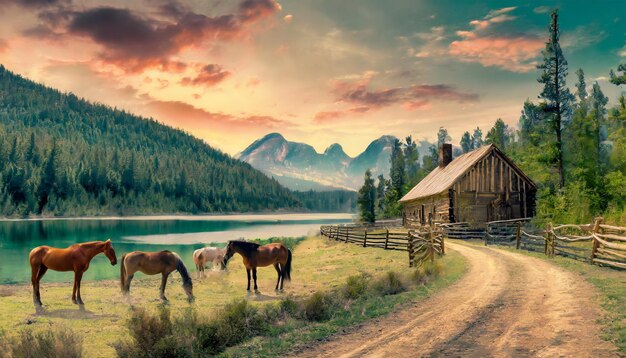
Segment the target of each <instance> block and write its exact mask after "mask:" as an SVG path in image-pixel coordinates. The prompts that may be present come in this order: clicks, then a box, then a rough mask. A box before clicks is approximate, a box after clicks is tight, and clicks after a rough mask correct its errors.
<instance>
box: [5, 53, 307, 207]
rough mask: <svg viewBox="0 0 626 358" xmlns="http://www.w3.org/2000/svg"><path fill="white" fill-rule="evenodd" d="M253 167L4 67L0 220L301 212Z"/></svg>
mask: <svg viewBox="0 0 626 358" xmlns="http://www.w3.org/2000/svg"><path fill="white" fill-rule="evenodd" d="M301 205H302V204H301V203H300V202H299V201H298V199H297V198H296V197H295V196H294V195H293V194H292V193H291V192H290V191H289V190H287V189H285V188H284V187H282V186H281V185H280V184H279V183H278V182H276V181H275V180H274V179H270V178H268V177H266V176H265V175H264V174H262V173H261V172H259V171H257V170H256V169H253V168H252V167H251V166H250V165H249V164H246V163H243V162H240V161H238V160H235V159H233V158H231V157H229V156H228V155H226V154H224V153H222V152H220V151H218V150H215V149H213V148H211V147H210V146H208V145H206V144H205V143H204V142H202V141H201V140H199V139H197V138H194V137H193V136H191V135H189V134H186V133H184V132H183V131H180V130H176V129H173V128H170V127H167V126H165V125H162V124H160V123H158V122H156V121H154V120H152V119H145V118H141V117H138V116H134V115H132V114H129V113H127V112H124V111H120V110H117V109H113V108H110V107H107V106H104V105H99V104H93V103H90V102H88V101H86V100H83V99H80V98H78V97H76V96H75V95H73V94H64V93H61V92H59V91H57V90H54V89H51V88H47V87H45V86H42V85H40V84H37V83H34V82H32V81H29V80H26V79H24V78H22V77H20V76H18V75H16V74H13V73H11V72H10V71H8V70H6V69H5V68H4V67H3V66H2V65H0V216H22V215H31V214H35V215H37V214H43V215H67V216H70V215H101V214H148V213H175V212H185V213H199V212H234V211H263V210H269V209H281V208H283V209H292V210H293V209H297V208H300V207H301Z"/></svg>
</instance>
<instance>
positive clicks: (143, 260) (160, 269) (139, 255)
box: [120, 250, 193, 303]
mask: <svg viewBox="0 0 626 358" xmlns="http://www.w3.org/2000/svg"><path fill="white" fill-rule="evenodd" d="M137 271H140V272H143V273H145V274H146V275H156V274H159V273H160V274H161V276H162V277H161V299H162V300H163V301H167V298H166V297H165V285H166V284H167V277H168V276H169V275H170V274H171V273H172V272H173V271H178V273H180V276H181V277H182V279H183V289H184V290H185V293H186V294H187V300H188V301H189V302H190V303H191V302H193V284H192V282H191V277H190V276H189V272H187V267H185V264H184V263H183V260H182V259H181V258H180V256H178V254H177V253H175V252H171V251H167V250H165V251H159V252H142V251H134V252H131V253H129V254H126V255H124V256H122V263H121V265H120V283H121V287H122V292H124V293H126V294H127V293H129V292H130V282H131V281H132V280H133V277H134V275H135V272H137Z"/></svg>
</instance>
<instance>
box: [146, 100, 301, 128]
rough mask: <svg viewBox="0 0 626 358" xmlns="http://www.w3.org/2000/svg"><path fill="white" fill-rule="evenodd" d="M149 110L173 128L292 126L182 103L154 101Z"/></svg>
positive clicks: (256, 116) (283, 122)
mask: <svg viewBox="0 0 626 358" xmlns="http://www.w3.org/2000/svg"><path fill="white" fill-rule="evenodd" d="M147 110H148V111H149V112H150V113H151V114H152V115H153V116H154V117H155V118H158V119H159V120H162V121H163V122H165V123H167V124H169V125H171V126H174V127H181V128H185V129H190V128H204V129H206V128H207V126H209V128H210V129H217V130H223V131H232V130H233V129H248V128H258V127H264V128H275V127H277V126H281V127H285V126H289V125H290V123H289V122H286V121H283V120H281V119H277V118H274V117H272V116H266V115H251V116H242V117H237V116H234V115H230V114H224V113H215V112H209V111H206V110H204V109H201V108H197V107H194V106H192V105H190V104H188V103H185V102H181V101H159V100H152V101H150V102H149V103H148V104H147Z"/></svg>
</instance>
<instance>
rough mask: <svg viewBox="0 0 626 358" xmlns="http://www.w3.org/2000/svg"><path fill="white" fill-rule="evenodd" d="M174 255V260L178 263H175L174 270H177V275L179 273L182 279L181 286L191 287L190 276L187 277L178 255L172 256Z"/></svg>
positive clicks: (187, 273)
mask: <svg viewBox="0 0 626 358" xmlns="http://www.w3.org/2000/svg"><path fill="white" fill-rule="evenodd" d="M174 255H176V258H177V259H178V262H177V263H176V270H178V273H180V277H182V278H183V286H185V285H189V286H191V285H192V281H191V276H189V271H187V267H186V266H185V264H184V263H183V259H181V258H180V256H178V254H174Z"/></svg>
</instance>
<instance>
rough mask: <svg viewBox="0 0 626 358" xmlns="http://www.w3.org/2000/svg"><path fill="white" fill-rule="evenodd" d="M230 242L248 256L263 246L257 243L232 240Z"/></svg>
mask: <svg viewBox="0 0 626 358" xmlns="http://www.w3.org/2000/svg"><path fill="white" fill-rule="evenodd" d="M230 242H231V243H233V244H234V245H235V246H237V247H240V248H241V249H242V250H243V251H244V252H245V253H246V254H249V253H252V252H254V251H256V250H257V249H258V248H259V247H260V246H261V245H259V244H257V243H256V242H250V241H242V240H232V241H230Z"/></svg>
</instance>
